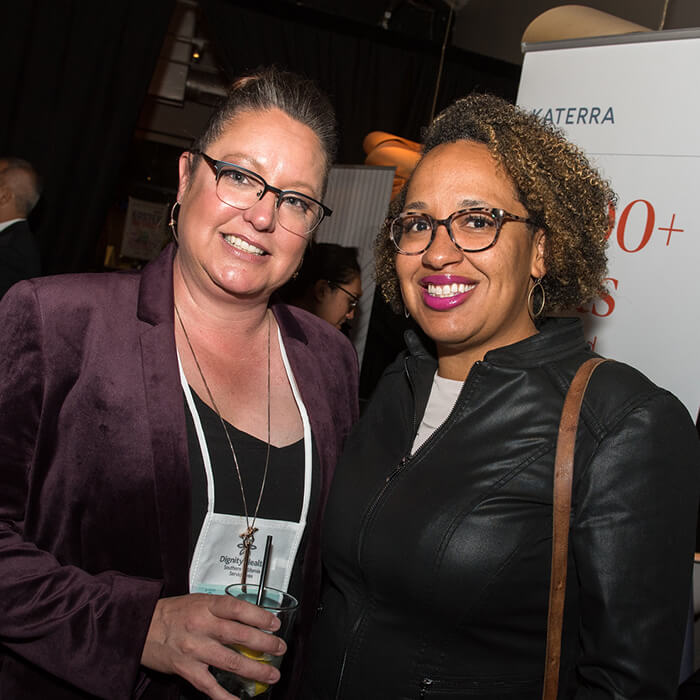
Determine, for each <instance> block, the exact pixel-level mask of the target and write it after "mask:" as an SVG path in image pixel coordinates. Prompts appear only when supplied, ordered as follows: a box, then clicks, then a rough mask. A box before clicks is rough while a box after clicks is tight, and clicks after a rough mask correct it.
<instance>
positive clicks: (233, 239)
mask: <svg viewBox="0 0 700 700" xmlns="http://www.w3.org/2000/svg"><path fill="white" fill-rule="evenodd" d="M224 240H225V241H226V243H228V244H229V245H230V246H232V247H233V248H237V249H238V250H242V251H243V252H244V253H251V254H252V255H267V253H266V252H265V251H264V250H263V249H262V248H258V247H257V246H254V245H253V244H252V243H248V241H244V240H243V239H242V238H239V237H238V236H233V235H231V234H229V235H225V236H224Z"/></svg>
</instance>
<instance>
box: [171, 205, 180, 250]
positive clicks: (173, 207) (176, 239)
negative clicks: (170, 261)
mask: <svg viewBox="0 0 700 700" xmlns="http://www.w3.org/2000/svg"><path fill="white" fill-rule="evenodd" d="M176 207H177V209H178V210H179V208H180V202H175V204H173V206H172V208H171V209H170V221H168V226H170V231H171V232H172V234H173V238H174V239H175V243H179V240H178V237H177V228H176V226H177V221H176V220H175V208H176Z"/></svg>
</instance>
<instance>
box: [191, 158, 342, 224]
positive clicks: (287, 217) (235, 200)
mask: <svg viewBox="0 0 700 700" xmlns="http://www.w3.org/2000/svg"><path fill="white" fill-rule="evenodd" d="M190 152H191V153H193V154H195V155H200V156H202V158H204V161H205V162H206V163H207V165H208V166H209V167H210V168H211V169H212V170H213V171H214V175H215V176H216V196H217V197H218V198H219V199H220V200H221V201H222V202H223V203H224V204H228V205H229V206H230V207H235V208H236V209H249V208H250V207H252V206H253V205H254V204H255V203H256V202H258V201H259V200H261V199H262V198H263V197H264V196H265V195H266V194H267V193H268V192H272V193H273V194H274V195H275V196H276V199H275V208H276V211H277V222H278V223H279V225H280V226H282V227H283V228H286V229H287V231H290V232H291V233H295V234H296V235H298V236H310V235H311V234H312V233H313V232H314V230H315V229H316V227H317V226H318V225H319V224H320V223H321V221H322V220H323V217H324V216H330V215H331V214H332V213H333V212H332V210H331V209H329V208H328V207H327V206H326V205H325V204H323V203H322V202H319V201H317V200H316V199H314V198H313V197H309V195H307V194H304V193H302V192H296V191H295V190H281V189H280V188H279V187H273V186H272V185H268V184H267V182H266V181H265V179H264V178H263V177H262V176H261V175H258V174H257V173H255V172H253V171H252V170H248V169H247V168H243V167H241V166H240V165H235V164H234V163H227V162H226V161H224V160H216V159H215V158H212V157H211V156H208V155H207V154H206V153H204V151H199V150H193V151H190Z"/></svg>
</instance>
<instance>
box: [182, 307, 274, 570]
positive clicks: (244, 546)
mask: <svg viewBox="0 0 700 700" xmlns="http://www.w3.org/2000/svg"><path fill="white" fill-rule="evenodd" d="M175 313H176V314H177V320H178V321H179V322H180V328H182V332H183V334H184V335H185V340H186V341H187V345H188V347H189V349H190V352H191V353H192V359H193V360H194V363H195V365H196V366H197V371H198V372H199V376H200V377H201V378H202V383H203V384H204V388H205V389H206V390H207V395H208V396H209V401H210V402H211V405H212V408H213V409H214V410H215V411H216V415H217V416H219V420H220V421H221V427H222V428H223V429H224V433H225V434H226V440H227V442H228V446H229V448H230V450H231V456H232V457H233V463H234V465H235V466H236V474H237V476H238V485H239V486H240V487H241V499H242V501H243V512H244V514H245V524H246V529H245V530H244V531H243V532H242V533H241V534H240V535H239V537H240V538H241V540H242V542H241V544H239V545H238V547H239V548H240V549H241V550H242V552H243V566H242V570H241V583H246V579H247V578H248V562H249V560H250V552H251V550H253V549H255V548H256V547H255V533H256V532H257V531H258V528H257V527H255V521H256V519H257V517H258V510H259V509H260V502H261V501H262V496H263V491H264V490H265V482H266V481H267V468H268V466H269V465H270V326H271V325H272V320H271V318H270V312H269V311H268V312H267V313H268V316H267V454H266V456H265V471H264V472H263V479H262V484H261V485H260V493H259V494H258V502H257V503H256V504H255V512H254V513H253V518H252V520H251V519H250V518H249V516H248V502H247V501H246V497H245V489H244V488H243V478H242V477H241V470H240V468H239V466H238V458H237V457H236V450H234V448H233V441H232V440H231V436H230V435H229V432H228V428H227V427H226V421H225V420H224V418H223V416H222V415H221V411H219V407H218V406H217V405H216V401H214V396H213V395H212V393H211V389H210V388H209V384H208V383H207V380H206V378H205V377H204V372H202V367H201V365H200V364H199V360H198V359H197V353H195V351H194V348H193V347H192V341H190V336H189V335H187V329H186V328H185V324H184V323H183V322H182V316H180V310H179V309H178V308H177V304H175Z"/></svg>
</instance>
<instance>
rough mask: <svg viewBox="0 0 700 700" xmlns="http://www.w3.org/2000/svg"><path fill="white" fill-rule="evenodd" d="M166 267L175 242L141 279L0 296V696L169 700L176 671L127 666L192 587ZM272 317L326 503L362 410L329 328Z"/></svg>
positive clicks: (311, 569) (351, 364)
mask: <svg viewBox="0 0 700 700" xmlns="http://www.w3.org/2000/svg"><path fill="white" fill-rule="evenodd" d="M173 257H174V248H173V247H172V246H170V247H169V248H168V249H166V250H165V251H164V252H163V254H162V255H161V256H160V257H159V258H158V259H157V260H155V261H154V262H152V263H151V264H149V265H148V266H147V267H146V268H145V269H144V270H143V272H142V273H141V274H135V273H101V274H88V275H64V276H56V277H45V278H41V279H36V280H30V281H25V282H20V283H19V284H17V285H16V286H15V287H13V288H12V290H11V291H10V292H8V294H7V295H6V296H5V297H4V298H3V299H2V301H1V302H0V339H1V342H2V348H3V350H2V353H1V354H0V698H2V700H15V699H20V698H21V699H22V700H28V699H31V698H42V699H43V698H51V700H62V699H64V698H65V699H68V698H71V699H74V698H86V697H92V696H97V697H100V698H115V699H116V698H120V699H123V698H130V697H143V698H171V697H177V691H176V689H175V687H174V684H173V682H172V679H171V678H170V677H164V676H161V675H159V674H155V673H151V672H150V671H147V670H146V669H143V668H142V667H141V666H140V664H139V660H140V657H141V651H142V649H143V644H144V640H145V637H146V632H147V630H148V625H149V622H150V619H151V615H152V611H153V608H154V606H155V604H156V601H157V600H158V599H159V598H160V597H164V596H172V595H180V594H184V593H186V592H187V586H188V567H189V561H188V545H189V536H190V535H189V528H190V471H189V461H188V456H187V438H186V432H185V412H184V404H183V398H182V390H181V387H180V380H179V375H178V368H177V356H176V351H175V342H174V328H173V291H172V261H173ZM273 311H274V313H275V316H276V318H277V321H278V324H279V326H280V329H281V332H282V335H283V337H284V342H285V348H286V350H287V354H288V357H289V361H290V363H291V365H292V368H293V371H294V376H295V378H296V381H297V384H298V386H299V390H300V392H301V395H302V397H303V400H304V403H305V405H306V408H307V411H308V413H309V417H310V421H311V428H312V433H313V438H314V441H315V444H316V449H317V451H318V454H319V458H320V463H321V483H320V485H319V492H320V494H321V506H322V507H323V505H325V500H326V496H327V493H328V487H329V483H330V480H331V476H332V472H333V469H334V466H335V461H336V457H337V456H338V453H339V451H340V449H341V446H342V443H343V441H344V439H345V436H346V435H347V433H348V431H349V429H350V427H351V425H352V423H353V422H354V420H355V419H356V417H357V360H356V357H355V354H354V350H353V349H352V346H351V345H350V344H349V343H348V341H347V340H346V339H345V338H344V337H343V336H342V335H341V334H340V333H338V332H337V331H336V330H335V329H334V328H332V327H331V326H330V325H329V324H327V323H325V322H323V321H320V320H319V319H317V318H316V317H314V316H311V315H310V314H307V313H306V312H304V311H301V310H299V309H294V308H291V307H287V306H285V305H283V304H276V305H273ZM322 507H321V508H320V509H319V515H318V517H317V518H316V520H315V521H314V522H309V523H308V525H307V527H308V528H309V529H308V537H307V542H308V545H307V550H306V554H305V559H304V574H305V579H304V581H305V585H304V594H303V597H302V601H301V604H302V611H301V617H300V627H301V638H300V639H299V643H298V644H297V650H296V653H297V654H298V656H299V658H302V657H303V655H304V651H305V642H306V633H307V632H308V630H309V628H310V625H311V621H312V618H313V616H314V613H315V609H316V606H317V599H318V589H319V586H320V547H319V539H320V514H321V512H322ZM299 670H300V664H299V663H296V664H295V672H294V675H296V674H297V673H298V672H299ZM293 686H294V684H292V687H293Z"/></svg>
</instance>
